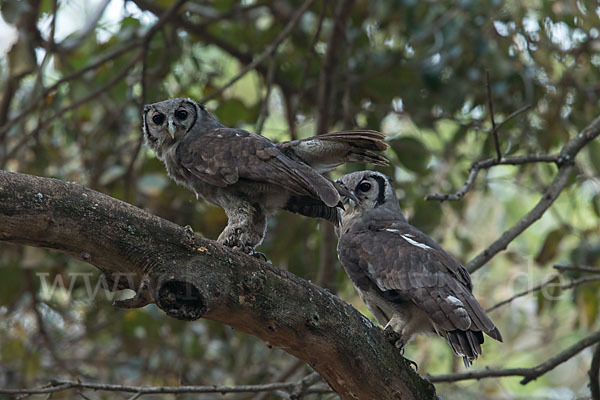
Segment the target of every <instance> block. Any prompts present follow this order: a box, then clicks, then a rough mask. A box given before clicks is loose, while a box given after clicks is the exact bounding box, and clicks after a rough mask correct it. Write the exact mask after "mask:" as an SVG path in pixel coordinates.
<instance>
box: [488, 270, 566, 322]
mask: <svg viewBox="0 0 600 400" xmlns="http://www.w3.org/2000/svg"><path fill="white" fill-rule="evenodd" d="M560 276H561V275H560V274H554V275H552V276H551V277H550V278H548V279H546V280H545V281H544V282H542V283H540V284H539V285H537V286H534V287H532V288H531V289H527V290H524V291H522V292H519V293H517V294H515V295H514V296H511V297H509V298H508V299H505V300H502V301H501V302H499V303H496V304H494V305H493V306H491V307H490V308H488V309H487V310H485V312H488V313H489V312H491V311H494V310H495V309H497V308H500V307H502V306H504V305H506V304H509V303H512V302H513V301H514V300H516V299H518V298H519V297H523V296H526V295H528V294H529V293H533V292H537V291H538V290H540V289H542V288H543V287H545V286H547V285H548V284H550V283H552V282H554V281H555V280H556V279H558V278H559V277H560Z"/></svg>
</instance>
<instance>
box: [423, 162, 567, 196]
mask: <svg viewBox="0 0 600 400" xmlns="http://www.w3.org/2000/svg"><path fill="white" fill-rule="evenodd" d="M559 158H560V154H528V155H526V156H516V157H504V158H501V159H500V160H496V159H495V158H488V159H486V160H481V161H477V162H474V163H473V164H471V167H470V168H469V177H468V178H467V181H466V182H465V184H464V185H463V187H462V188H461V189H460V190H459V191H458V192H456V193H454V194H441V193H433V194H428V195H427V196H425V200H439V201H446V200H460V199H462V198H463V197H464V196H465V194H467V192H468V191H469V190H471V187H472V186H473V183H475V179H476V178H477V175H478V174H479V171H480V170H482V169H488V168H491V167H494V166H496V165H523V164H530V163H539V162H553V163H556V162H558V160H559Z"/></svg>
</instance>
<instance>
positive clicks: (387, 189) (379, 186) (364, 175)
mask: <svg viewBox="0 0 600 400" xmlns="http://www.w3.org/2000/svg"><path fill="white" fill-rule="evenodd" d="M336 182H337V183H339V184H340V185H342V186H344V187H345V188H346V189H348V190H349V191H350V192H351V193H353V194H354V195H355V196H356V198H357V199H358V201H355V200H352V199H350V198H348V197H345V198H343V199H342V202H343V203H344V210H342V212H341V213H342V224H345V223H346V222H347V221H349V220H352V219H354V218H356V217H363V218H367V219H398V218H402V219H403V218H404V217H403V216H402V210H401V209H400V205H399V204H398V199H397V198H396V194H395V193H394V188H393V187H392V180H391V179H390V178H389V177H388V176H387V175H385V174H382V173H381V172H377V171H358V172H353V173H351V174H347V175H344V176H342V177H341V178H340V179H338V180H337V181H336Z"/></svg>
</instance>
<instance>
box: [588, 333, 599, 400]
mask: <svg viewBox="0 0 600 400" xmlns="http://www.w3.org/2000/svg"><path fill="white" fill-rule="evenodd" d="M588 374H589V376H590V391H591V392H592V400H600V382H599V380H598V379H599V377H598V374H600V344H599V345H597V346H596V350H595V351H594V356H593V357H592V363H591V364H590V370H589V372H588Z"/></svg>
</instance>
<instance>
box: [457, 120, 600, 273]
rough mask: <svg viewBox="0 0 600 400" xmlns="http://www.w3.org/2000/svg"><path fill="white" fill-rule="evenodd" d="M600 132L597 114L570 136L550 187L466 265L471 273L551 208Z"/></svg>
mask: <svg viewBox="0 0 600 400" xmlns="http://www.w3.org/2000/svg"><path fill="white" fill-rule="evenodd" d="M598 135H600V117H596V119H594V120H593V121H592V122H591V123H590V124H589V125H588V126H587V127H586V128H584V129H583V130H582V131H581V132H579V133H578V134H577V135H575V136H574V137H573V138H571V139H570V140H569V141H568V142H567V144H565V146H564V147H563V148H562V150H561V152H560V155H559V157H558V160H557V161H556V164H557V165H558V173H557V174H556V176H555V177H554V180H553V181H552V183H551V184H550V186H548V188H547V189H546V191H545V192H544V194H543V195H542V198H541V199H540V201H539V202H538V203H537V204H536V206H535V207H534V208H533V209H531V211H529V212H528V213H527V214H526V215H525V216H523V218H521V219H520V220H519V221H518V222H517V223H516V224H514V225H513V226H512V227H511V228H509V229H508V230H507V231H505V232H504V233H503V234H502V235H501V236H500V237H499V238H498V239H497V240H496V241H494V242H493V243H492V244H491V245H490V246H489V247H488V248H486V249H485V250H483V251H482V252H481V253H479V254H478V255H477V256H476V257H475V258H474V259H473V260H471V261H470V262H468V263H467V264H466V266H465V267H466V268H467V270H468V271H469V272H471V273H472V272H474V271H477V270H478V269H479V268H481V267H482V266H483V265H484V264H485V263H486V262H488V261H489V260H490V259H491V258H492V257H494V256H495V255H496V254H497V253H499V252H500V251H501V250H504V249H506V247H507V246H508V244H509V243H510V242H512V241H513V240H514V239H515V238H516V237H517V236H519V235H520V234H521V233H523V231H524V230H525V229H527V228H528V227H529V226H530V225H531V224H533V223H534V222H535V221H537V220H538V219H540V218H541V217H542V215H544V213H545V212H546V210H547V209H548V208H550V206H551V205H552V203H554V200H556V198H557V197H558V196H559V195H560V193H561V192H562V190H563V189H564V188H565V187H566V186H567V184H568V183H569V178H570V177H571V173H572V172H573V170H574V168H575V166H574V162H575V157H576V156H577V153H579V151H580V150H581V149H582V148H583V147H584V146H585V145H587V144H588V143H589V142H590V141H592V140H593V139H595V138H596V137H598Z"/></svg>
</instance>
